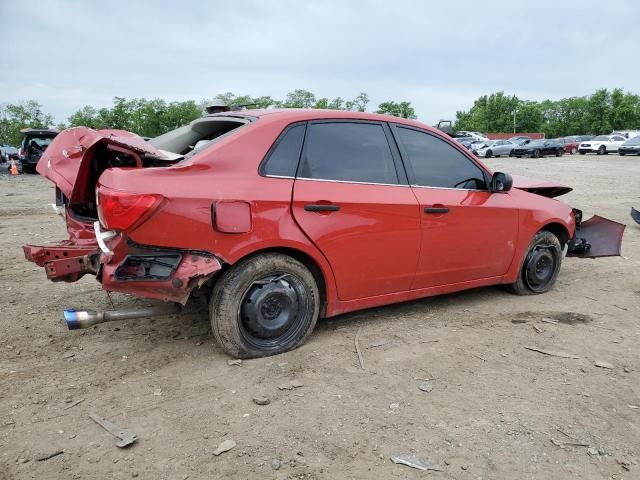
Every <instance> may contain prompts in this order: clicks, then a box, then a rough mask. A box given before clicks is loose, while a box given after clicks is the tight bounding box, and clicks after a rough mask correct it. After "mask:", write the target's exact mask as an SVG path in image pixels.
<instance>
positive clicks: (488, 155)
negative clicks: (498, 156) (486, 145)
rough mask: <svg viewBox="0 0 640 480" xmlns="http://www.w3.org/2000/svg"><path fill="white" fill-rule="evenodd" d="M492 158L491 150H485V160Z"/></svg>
mask: <svg viewBox="0 0 640 480" xmlns="http://www.w3.org/2000/svg"><path fill="white" fill-rule="evenodd" d="M492 156H493V152H492V151H491V150H487V153H486V154H485V158H491V157H492Z"/></svg>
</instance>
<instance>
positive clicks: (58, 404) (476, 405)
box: [0, 155, 640, 480]
mask: <svg viewBox="0 0 640 480" xmlns="http://www.w3.org/2000/svg"><path fill="white" fill-rule="evenodd" d="M487 163H489V164H490V165H491V167H492V168H495V169H497V170H501V171H508V172H511V173H516V174H524V175H530V176H536V177H542V178H548V179H555V180H558V181H561V182H563V183H565V184H568V185H571V186H573V187H574V189H575V190H574V191H573V192H571V193H570V194H568V195H566V196H565V197H562V200H563V201H565V202H567V203H570V204H571V205H573V206H575V207H578V208H582V209H583V210H584V211H585V215H586V218H588V216H590V214H591V213H596V212H597V213H598V214H600V215H603V216H606V217H608V218H611V219H613V220H617V221H619V222H623V223H626V224H627V225H628V227H627V231H626V233H625V238H624V243H623V256H622V257H615V258H605V259H598V260H580V259H568V260H566V261H565V263H564V264H563V268H562V271H561V274H560V277H559V281H558V283H557V285H556V288H555V289H554V290H553V291H552V292H550V293H548V294H545V295H541V296H535V297H516V296H512V295H510V294H508V293H506V292H505V291H503V290H502V289H500V288H482V289H476V290H471V291H467V292H463V293H458V294H453V295H446V296H441V297H436V298H429V299H424V300H419V301H414V302H410V303H404V304H400V305H394V306H389V307H385V308H377V309H372V310H366V311H363V312H358V313H354V314H349V315H343V316H340V317H337V318H335V319H331V320H327V321H322V322H319V324H318V326H317V328H316V331H315V333H314V334H313V335H312V336H311V338H310V339H309V341H308V342H307V344H306V345H304V346H303V347H301V348H299V349H298V350H296V351H293V352H290V353H287V354H283V355H279V356H277V357H271V358H264V359H258V360H251V361H244V362H242V363H241V364H240V365H229V364H228V360H229V359H228V357H226V356H225V355H224V354H223V353H222V352H221V351H220V349H219V348H218V347H217V346H216V345H215V343H214V341H213V338H212V336H211V333H210V330H209V325H208V319H207V315H206V311H205V310H204V309H203V308H202V305H200V304H197V303H194V304H192V305H190V306H189V308H187V309H186V311H184V312H183V313H181V314H180V315H177V316H170V317H159V318H155V319H153V320H137V321H129V322H121V323H118V324H115V323H112V324H103V325H99V326H97V327H94V328H92V329H89V330H82V331H75V332H69V331H67V330H66V327H65V326H64V323H63V321H62V316H61V310H62V309H63V308H69V307H77V308H81V307H92V308H96V309H106V308H109V306H110V304H109V300H108V298H107V296H106V295H105V293H104V292H102V290H101V289H100V288H99V285H98V283H97V282H96V281H95V279H93V278H92V277H88V276H87V277H85V278H83V279H82V280H81V281H79V282H77V283H74V284H65V283H51V282H49V281H47V280H46V278H45V275H44V272H43V271H42V269H40V268H38V267H36V266H35V265H33V264H31V263H28V262H26V261H25V260H24V259H23V256H22V251H21V248H20V247H21V245H22V244H24V243H26V242H33V243H39V242H45V241H53V240H59V239H61V238H65V229H64V225H63V223H62V221H61V220H60V218H58V217H56V216H54V215H53V213H52V211H51V209H50V207H48V206H47V203H51V202H52V201H53V197H54V190H53V187H52V186H51V185H50V184H49V183H48V182H47V181H45V180H44V179H42V178H40V177H38V176H36V175H22V176H20V177H10V176H7V175H6V170H2V171H0V241H1V242H2V245H3V247H4V248H3V249H2V251H1V255H2V258H1V260H0V265H1V266H0V290H1V291H2V292H3V295H2V296H1V297H0V308H1V310H2V313H3V315H2V316H1V317H0V331H1V332H2V333H1V334H0V480H6V479H13V478H16V479H41V478H47V479H70V478H72V479H76V478H78V479H80V478H81V479H104V478H114V479H125V478H126V479H130V478H132V477H138V478H145V479H146V478H149V479H186V478H190V479H205V478H206V479H212V478H228V479H246V478H256V477H260V478H265V479H272V478H273V479H334V478H341V479H342V478H345V479H346V478H373V477H376V478H385V479H388V478H423V477H424V476H425V475H430V476H432V477H433V478H443V479H444V478H447V479H448V478H452V479H481V478H482V479H545V480H546V479H568V478H579V479H601V478H604V479H608V478H616V479H633V478H640V465H638V462H640V408H638V407H639V406H640V349H639V347H638V345H639V344H640V327H639V325H638V319H639V318H640V275H639V274H638V271H639V270H640V226H639V225H637V224H635V223H634V222H633V220H632V219H631V218H630V217H629V210H630V207H631V206H632V205H633V204H635V206H636V207H637V208H638V207H640V198H639V197H638V186H637V179H638V178H640V158H638V157H631V158H630V157H618V156H615V155H609V156H606V157H599V156H586V157H583V156H565V157H562V158H543V159H510V158H507V159H491V160H489V161H488V162H487ZM112 299H113V302H114V304H115V305H116V306H117V307H118V306H127V305H129V306H130V305H133V304H136V303H138V304H139V303H141V302H140V301H138V300H135V299H133V298H131V297H127V296H125V295H112ZM514 321H515V322H514ZM549 321H552V322H553V321H556V322H557V323H549ZM359 329H360V330H361V334H360V339H359V342H360V346H361V349H362V352H363V357H364V361H365V367H366V369H365V370H362V369H361V368H360V366H359V362H358V358H357V355H356V353H355V350H354V337H355V335H356V332H357V331H358V330H359ZM525 346H534V347H537V348H540V349H544V350H550V351H556V352H566V353H570V354H573V355H575V356H577V357H579V358H560V357H554V356H548V355H543V354H540V353H537V352H535V351H531V350H527V349H525V348H524V347H525ZM596 361H603V362H608V363H609V364H611V365H610V366H611V367H612V368H601V367H597V366H596V365H595V362H596ZM425 383H428V384H429V386H430V387H431V391H429V392H426V391H422V390H421V389H420V388H419V387H420V386H421V385H422V384H425ZM294 385H295V386H294ZM423 388H425V389H426V390H429V388H428V387H426V386H423ZM256 396H264V397H267V398H268V399H269V400H270V403H269V404H268V405H257V404H256V403H254V402H253V401H252V399H253V397H256ZM90 412H95V413H97V414H99V415H101V416H103V417H105V418H107V419H109V420H111V421H113V422H115V423H117V424H118V425H119V426H121V427H123V428H126V429H129V430H132V431H134V432H136V433H137V435H138V441H137V443H136V444H134V445H133V446H131V447H129V448H127V449H119V448H117V447H116V446H115V445H114V438H113V437H111V436H110V435H109V434H108V433H107V432H106V431H105V430H103V429H102V428H100V427H99V426H98V425H96V424H95V423H94V422H93V421H92V420H91V419H90V418H89V416H88V414H89V413H90ZM225 440H233V441H234V442H235V443H236V446H235V447H234V448H233V449H231V450H230V451H228V452H226V453H222V454H221V455H219V456H216V455H214V453H213V452H214V450H215V449H216V448H217V447H218V445H219V444H220V443H222V442H223V441H225ZM396 453H411V454H415V455H417V456H419V457H421V458H423V459H427V460H430V461H432V462H434V463H436V464H437V465H439V466H440V467H441V468H442V471H441V472H435V471H432V472H421V471H418V470H414V469H411V468H409V467H406V466H403V465H396V464H394V463H392V462H391V461H390V456H391V455H393V454H396ZM54 454H55V455H54ZM51 455H53V456H51ZM49 456H51V458H48V459H47V458H46V457H49Z"/></svg>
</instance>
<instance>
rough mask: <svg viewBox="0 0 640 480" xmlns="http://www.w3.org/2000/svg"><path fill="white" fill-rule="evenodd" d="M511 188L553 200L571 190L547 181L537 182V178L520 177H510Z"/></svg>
mask: <svg viewBox="0 0 640 480" xmlns="http://www.w3.org/2000/svg"><path fill="white" fill-rule="evenodd" d="M512 178H513V188H517V189H520V190H525V191H527V192H529V193H535V194H536V195H541V196H543V197H549V198H555V197H559V196H560V195H564V194H565V193H569V192H570V191H572V190H573V188H571V187H567V186H566V185H562V184H561V183H557V182H551V181H549V180H539V179H537V178H530V177H525V176H522V175H512Z"/></svg>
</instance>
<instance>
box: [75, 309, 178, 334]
mask: <svg viewBox="0 0 640 480" xmlns="http://www.w3.org/2000/svg"><path fill="white" fill-rule="evenodd" d="M179 311H180V305H178V304H177V303H169V304H165V305H156V306H153V307H143V308H123V309H120V310H110V311H106V312H96V311H95V310H74V309H68V310H65V311H64V320H65V322H67V327H68V328H69V330H78V329H80V328H89V327H92V326H93V325H97V324H98V323H104V322H114V321H116V320H131V319H133V318H146V317H153V316H156V315H172V314H174V313H178V312H179Z"/></svg>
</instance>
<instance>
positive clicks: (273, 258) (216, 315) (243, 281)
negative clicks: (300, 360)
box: [209, 253, 320, 358]
mask: <svg viewBox="0 0 640 480" xmlns="http://www.w3.org/2000/svg"><path fill="white" fill-rule="evenodd" d="M319 309H320V295H319V291H318V287H317V284H316V281H315V278H314V276H313V274H312V273H311V272H310V271H309V270H308V269H307V268H306V267H305V266H304V265H303V264H302V263H300V262H299V261H298V260H296V259H294V258H291V257H289V256H287V255H283V254H279V253H265V254H260V255H256V256H254V257H250V258H248V259H246V260H243V261H240V262H238V263H237V264H235V265H234V266H232V267H231V268H230V269H229V270H228V271H226V272H225V273H224V275H223V276H222V278H220V279H219V280H218V281H217V282H216V284H215V286H214V289H213V295H212V296H211V303H210V306H209V310H210V315H211V328H212V330H213V333H214V336H215V338H216V340H217V341H218V342H219V343H220V345H221V346H222V348H223V349H224V350H225V352H227V353H228V354H229V355H232V356H234V357H237V358H255V357H264V356H268V355H275V354H278V353H282V352H286V351H288V350H292V349H294V348H296V347H298V346H299V345H301V344H302V343H303V342H304V340H305V339H306V338H307V337H308V336H309V334H310V333H311V331H312V330H313V327H314V326H315V324H316V321H317V319H318V313H319Z"/></svg>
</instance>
